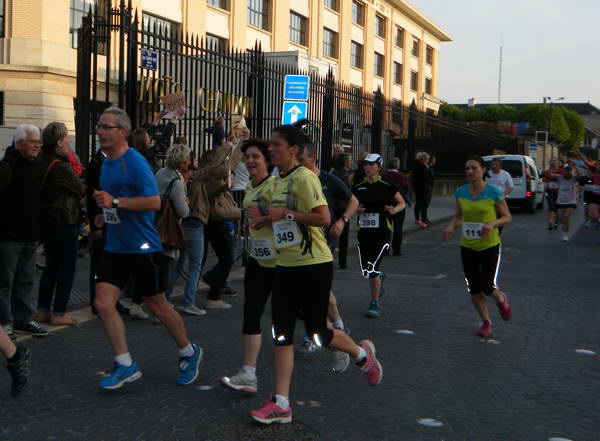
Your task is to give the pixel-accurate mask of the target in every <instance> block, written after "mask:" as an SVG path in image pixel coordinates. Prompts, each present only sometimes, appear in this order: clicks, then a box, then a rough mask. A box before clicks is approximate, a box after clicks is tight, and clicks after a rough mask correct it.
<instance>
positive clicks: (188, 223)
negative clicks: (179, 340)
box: [166, 218, 204, 307]
mask: <svg viewBox="0 0 600 441" xmlns="http://www.w3.org/2000/svg"><path fill="white" fill-rule="evenodd" d="M181 226H182V227H183V231H184V233H185V237H186V238H187V243H186V245H185V248H184V249H183V250H181V253H180V255H179V259H178V260H177V264H176V265H175V266H174V273H171V274H170V275H169V277H168V283H167V293H166V294H167V297H170V296H171V293H172V292H173V286H175V282H176V281H177V279H178V278H179V275H180V274H181V271H182V269H183V265H184V263H185V260H186V259H187V261H188V276H187V280H186V282H185V291H184V299H183V304H184V306H185V307H188V306H192V305H195V304H196V290H197V289H198V283H199V282H200V273H201V271H202V258H203V257H204V224H203V223H202V221H201V220H200V219H196V218H186V219H184V220H183V222H182V223H181Z"/></svg>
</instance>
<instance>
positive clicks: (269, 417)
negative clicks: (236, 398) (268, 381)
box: [250, 400, 292, 424]
mask: <svg viewBox="0 0 600 441" xmlns="http://www.w3.org/2000/svg"><path fill="white" fill-rule="evenodd" d="M250 416H252V418H254V419H255V420H256V421H258V422H259V423H262V424H272V423H281V424H285V423H291V422H292V406H290V407H288V408H287V409H286V410H284V409H282V408H281V407H279V406H278V405H277V403H274V402H273V401H271V400H269V401H265V404H264V406H263V407H262V409H258V410H253V411H251V412H250Z"/></svg>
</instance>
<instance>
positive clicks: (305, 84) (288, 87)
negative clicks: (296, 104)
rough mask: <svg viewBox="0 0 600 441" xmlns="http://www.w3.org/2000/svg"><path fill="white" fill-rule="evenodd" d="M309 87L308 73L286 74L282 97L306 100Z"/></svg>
mask: <svg viewBox="0 0 600 441" xmlns="http://www.w3.org/2000/svg"><path fill="white" fill-rule="evenodd" d="M309 89H310V77H309V76H308V75H286V76H285V85H284V88H283V99H284V100H286V101H287V100H298V101H307V100H308V91H309Z"/></svg>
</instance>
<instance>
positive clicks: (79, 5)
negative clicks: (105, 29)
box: [0, 0, 97, 49]
mask: <svg viewBox="0 0 600 441" xmlns="http://www.w3.org/2000/svg"><path fill="white" fill-rule="evenodd" d="M96 3H97V2H96V0H71V10H70V15H71V17H70V19H71V22H70V27H69V34H71V35H70V37H71V47H72V48H73V49H77V30H78V29H79V28H80V27H81V20H82V19H83V17H85V16H86V15H87V14H88V12H89V11H90V8H91V9H92V11H94V9H95V8H96ZM0 11H1V13H0V15H2V34H1V35H2V36H4V1H0Z"/></svg>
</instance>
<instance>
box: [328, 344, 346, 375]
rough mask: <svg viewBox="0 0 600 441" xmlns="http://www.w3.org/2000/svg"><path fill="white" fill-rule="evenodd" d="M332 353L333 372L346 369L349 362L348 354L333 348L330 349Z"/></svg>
mask: <svg viewBox="0 0 600 441" xmlns="http://www.w3.org/2000/svg"><path fill="white" fill-rule="evenodd" d="M331 354H332V355H333V369H332V370H333V373H334V374H341V373H342V372H344V371H345V370H346V369H348V365H349V364H350V355H348V354H347V353H345V352H342V351H338V350H335V349H333V350H332V351H331Z"/></svg>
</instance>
